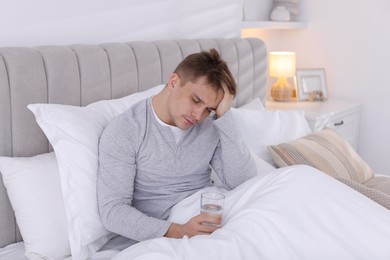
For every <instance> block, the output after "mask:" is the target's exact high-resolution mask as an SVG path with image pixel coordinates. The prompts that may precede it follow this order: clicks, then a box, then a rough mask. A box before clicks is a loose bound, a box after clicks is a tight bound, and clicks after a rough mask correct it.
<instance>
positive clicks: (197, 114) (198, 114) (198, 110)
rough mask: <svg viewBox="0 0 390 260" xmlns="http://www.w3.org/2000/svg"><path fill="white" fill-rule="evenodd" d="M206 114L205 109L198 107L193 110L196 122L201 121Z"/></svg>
mask: <svg viewBox="0 0 390 260" xmlns="http://www.w3.org/2000/svg"><path fill="white" fill-rule="evenodd" d="M203 112H204V108H203V107H197V108H194V109H193V110H192V116H193V117H194V118H195V120H197V121H199V120H201V118H202V115H203Z"/></svg>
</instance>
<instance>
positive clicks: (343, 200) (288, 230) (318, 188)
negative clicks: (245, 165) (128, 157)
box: [0, 39, 390, 260]
mask: <svg viewBox="0 0 390 260" xmlns="http://www.w3.org/2000/svg"><path fill="white" fill-rule="evenodd" d="M210 48H216V49H217V50H218V51H219V52H220V53H221V55H222V57H223V59H225V60H226V61H227V63H228V65H229V67H230V69H231V71H232V73H233V75H234V77H235V79H236V81H237V83H238V94H237V97H236V99H235V101H234V107H235V108H232V113H234V118H235V120H236V123H237V125H238V126H239V129H240V132H241V134H242V136H243V138H244V139H245V140H244V141H245V142H246V143H247V144H248V147H249V148H250V149H251V152H252V156H253V158H254V160H255V161H256V166H257V169H258V176H257V177H255V178H253V179H251V180H249V181H248V182H246V183H244V184H243V185H241V186H239V187H238V188H237V189H235V190H234V191H225V190H223V188H221V187H219V186H218V180H217V179H215V180H214V181H215V183H216V186H213V187H210V188H208V189H218V190H222V191H224V192H226V197H227V203H226V210H225V211H224V219H223V228H221V229H219V230H218V231H217V232H215V233H213V234H212V235H210V236H197V237H194V238H191V239H189V238H187V237H185V238H183V239H167V238H157V239H153V240H149V241H144V242H141V243H138V244H136V245H134V246H131V247H128V246H127V243H128V241H127V240H126V239H125V238H122V237H118V236H115V234H111V233H110V232H108V231H106V230H105V229H104V228H103V227H102V224H101V222H100V219H99V216H98V212H97V207H96V202H94V196H95V192H96V188H95V187H94V185H95V182H94V181H96V169H97V142H98V139H99V135H100V134H101V131H102V129H104V127H105V125H106V124H107V123H108V122H109V121H110V120H111V119H112V118H113V117H115V116H116V115H118V114H120V113H121V112H123V111H125V110H126V109H127V108H128V107H129V106H131V105H132V104H134V103H135V102H137V101H138V100H141V99H143V98H146V97H148V96H151V95H154V94H156V93H158V91H160V90H161V89H162V88H163V84H164V83H165V82H166V81H167V79H168V77H169V75H170V73H171V72H172V70H173V69H174V68H175V66H176V65H177V63H178V62H180V61H181V60H182V59H183V57H185V56H187V55H188V54H190V53H193V52H198V51H200V50H209V49H210ZM0 57H1V59H0V156H1V160H0V169H1V173H2V177H1V181H0V214H1V216H0V230H1V232H0V247H2V249H1V250H0V259H26V258H28V259H74V260H75V259H87V258H91V259H117V260H118V259H119V260H120V259H313V258H315V259H329V258H333V259H335V258H339V259H368V258H371V259H389V258H390V248H389V247H388V245H389V243H390V221H389V220H390V210H388V208H386V199H387V197H386V196H387V195H386V193H385V192H384V191H385V190H382V191H383V192H382V191H379V193H375V192H374V193H370V194H371V195H372V194H374V195H372V196H371V198H370V196H367V194H368V193H364V192H365V191H367V189H369V188H370V187H367V186H364V187H361V186H359V185H360V184H361V183H364V182H366V181H369V180H371V179H373V173H372V172H371V170H370V168H369V166H367V165H366V164H365V163H364V161H362V160H361V158H358V155H357V154H356V153H354V152H353V151H351V150H350V147H347V148H345V147H344V146H343V145H344V142H343V140H341V141H339V142H337V143H338V144H340V146H342V147H343V148H342V149H346V150H344V151H347V152H348V153H350V154H351V155H350V156H352V158H353V160H354V161H353V162H356V163H353V164H352V165H351V166H350V167H352V168H348V169H344V168H343V169H344V171H343V173H344V172H347V173H348V174H349V173H351V172H353V173H352V175H351V174H350V175H348V174H347V175H348V176H349V177H350V180H348V179H347V178H346V176H338V175H337V176H336V175H332V170H333V171H334V170H335V169H330V170H329V168H332V167H331V166H329V165H327V166H326V168H325V169H322V168H321V167H316V165H315V164H311V165H310V164H309V166H307V165H308V164H306V165H295V164H299V163H292V162H291V160H290V161H289V160H287V159H286V158H291V157H288V156H287V157H286V150H283V149H282V148H283V147H282V146H278V145H283V144H284V145H287V144H288V145H290V146H289V148H290V150H288V151H291V149H292V148H294V147H299V145H298V146H294V145H296V144H295V143H288V142H290V141H291V140H295V141H297V140H298V141H302V140H303V139H302V138H304V137H306V136H308V135H313V133H311V131H310V129H309V128H308V126H307V123H305V122H304V121H305V120H304V117H303V115H302V114H301V113H299V112H293V113H289V112H280V111H277V112H272V113H266V111H264V108H263V106H262V101H263V100H264V98H265V95H266V79H267V49H266V46H265V44H264V42H263V41H261V40H259V39H198V40H188V39H187V40H163V41H154V42H142V41H138V42H127V43H105V44H100V45H81V44H79V45H69V46H39V47H34V48H24V47H2V48H0ZM255 118H256V120H254V119H255ZM257 119H258V120H257ZM275 129H279V132H278V131H275ZM281 129H288V130H289V131H283V132H280V131H282V130H281ZM275 133H276V134H275ZM314 134H316V133H314ZM324 134H325V135H327V136H328V137H329V136H330V137H329V138H333V136H332V134H333V133H326V132H325V133H324ZM275 135H276V136H275ZM320 137H321V136H320ZM334 138H336V140H338V139H337V138H338V137H337V136H336V137H334ZM254 139H256V140H257V141H254ZM322 139H324V138H322ZM322 139H321V140H322ZM325 139H326V138H325ZM49 140H50V141H49ZM264 140H269V142H264ZM332 140H333V139H332ZM330 143H332V142H330ZM329 149H330V150H331V151H333V150H334V149H335V148H334V147H333V148H329ZM314 150H316V149H314ZM53 151H54V152H55V153H54V152H53ZM294 152H295V151H294ZM287 154H288V153H287ZM283 155H284V156H283ZM335 157H337V156H335ZM325 158H328V159H329V156H325ZM334 160H337V158H334ZM336 165H337V163H336ZM281 166H283V167H281ZM278 167H280V168H278ZM340 167H344V166H340ZM277 168H278V169H277ZM316 168H317V169H316ZM327 170H329V172H327ZM336 170H337V169H336ZM327 173H328V174H327ZM0 176H1V175H0ZM339 177H344V178H340V180H343V181H344V183H343V182H340V181H339V180H337V179H336V178H339ZM356 182H358V183H356ZM351 183H352V184H351ZM346 184H347V185H346ZM354 185H355V186H354ZM5 186H6V187H7V188H6V187H5ZM379 186H380V185H379ZM371 188H372V187H371ZM359 189H360V190H359ZM364 189H365V190H364ZM369 191H370V192H372V190H369ZM200 192H202V191H198V192H196V193H195V194H193V195H192V196H190V197H188V198H187V199H185V200H184V201H182V202H181V203H179V204H178V205H177V206H175V208H174V209H173V210H172V213H171V216H170V219H171V220H172V221H175V222H184V221H186V220H188V219H189V218H190V217H191V216H193V215H195V214H197V212H198V211H199V193H200ZM378 197H379V199H378ZM375 200H376V201H375ZM378 201H379V202H383V203H378Z"/></svg>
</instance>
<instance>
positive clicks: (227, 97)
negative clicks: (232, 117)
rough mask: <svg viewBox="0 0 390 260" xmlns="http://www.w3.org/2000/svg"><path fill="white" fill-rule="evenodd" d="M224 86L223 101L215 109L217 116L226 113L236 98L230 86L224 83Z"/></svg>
mask: <svg viewBox="0 0 390 260" xmlns="http://www.w3.org/2000/svg"><path fill="white" fill-rule="evenodd" d="M222 87H223V98H222V100H221V102H219V104H218V107H217V109H216V111H215V113H216V114H217V117H221V116H223V115H224V114H225V113H226V111H228V110H229V109H230V106H231V104H232V102H233V99H234V96H233V95H232V94H230V92H229V90H228V88H227V87H226V86H225V85H224V84H223V85H222Z"/></svg>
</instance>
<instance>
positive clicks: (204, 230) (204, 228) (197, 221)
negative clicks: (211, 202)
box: [164, 213, 221, 238]
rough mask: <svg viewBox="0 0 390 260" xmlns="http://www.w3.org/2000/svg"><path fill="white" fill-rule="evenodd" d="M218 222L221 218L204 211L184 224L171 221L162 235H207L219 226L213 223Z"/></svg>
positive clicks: (178, 236)
mask: <svg viewBox="0 0 390 260" xmlns="http://www.w3.org/2000/svg"><path fill="white" fill-rule="evenodd" d="M203 223H207V224H203ZM220 224H221V218H216V217H213V216H210V215H208V214H206V213H201V214H199V215H197V216H195V217H192V218H191V219H190V220H189V221H188V222H187V223H185V224H176V223H172V224H171V226H170V227H169V229H168V231H167V233H166V234H165V235H164V236H165V237H172V238H183V237H184V236H188V237H193V236H196V235H209V234H211V233H213V232H214V231H215V230H217V229H218V228H219V227H217V226H215V225H220Z"/></svg>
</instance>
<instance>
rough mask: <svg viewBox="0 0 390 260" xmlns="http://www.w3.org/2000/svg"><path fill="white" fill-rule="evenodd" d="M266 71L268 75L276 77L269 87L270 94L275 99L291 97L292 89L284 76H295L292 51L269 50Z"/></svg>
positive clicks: (284, 99) (282, 99)
mask: <svg viewBox="0 0 390 260" xmlns="http://www.w3.org/2000/svg"><path fill="white" fill-rule="evenodd" d="M268 64H269V67H268V72H269V75H270V77H275V78H278V80H277V81H276V83H275V84H274V85H273V86H272V88H271V96H272V98H273V99H274V100H276V101H288V100H290V99H291V96H292V92H293V89H292V88H291V86H290V84H289V83H288V81H287V79H286V78H289V77H294V76H295V53H294V52H270V53H269V63H268Z"/></svg>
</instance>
